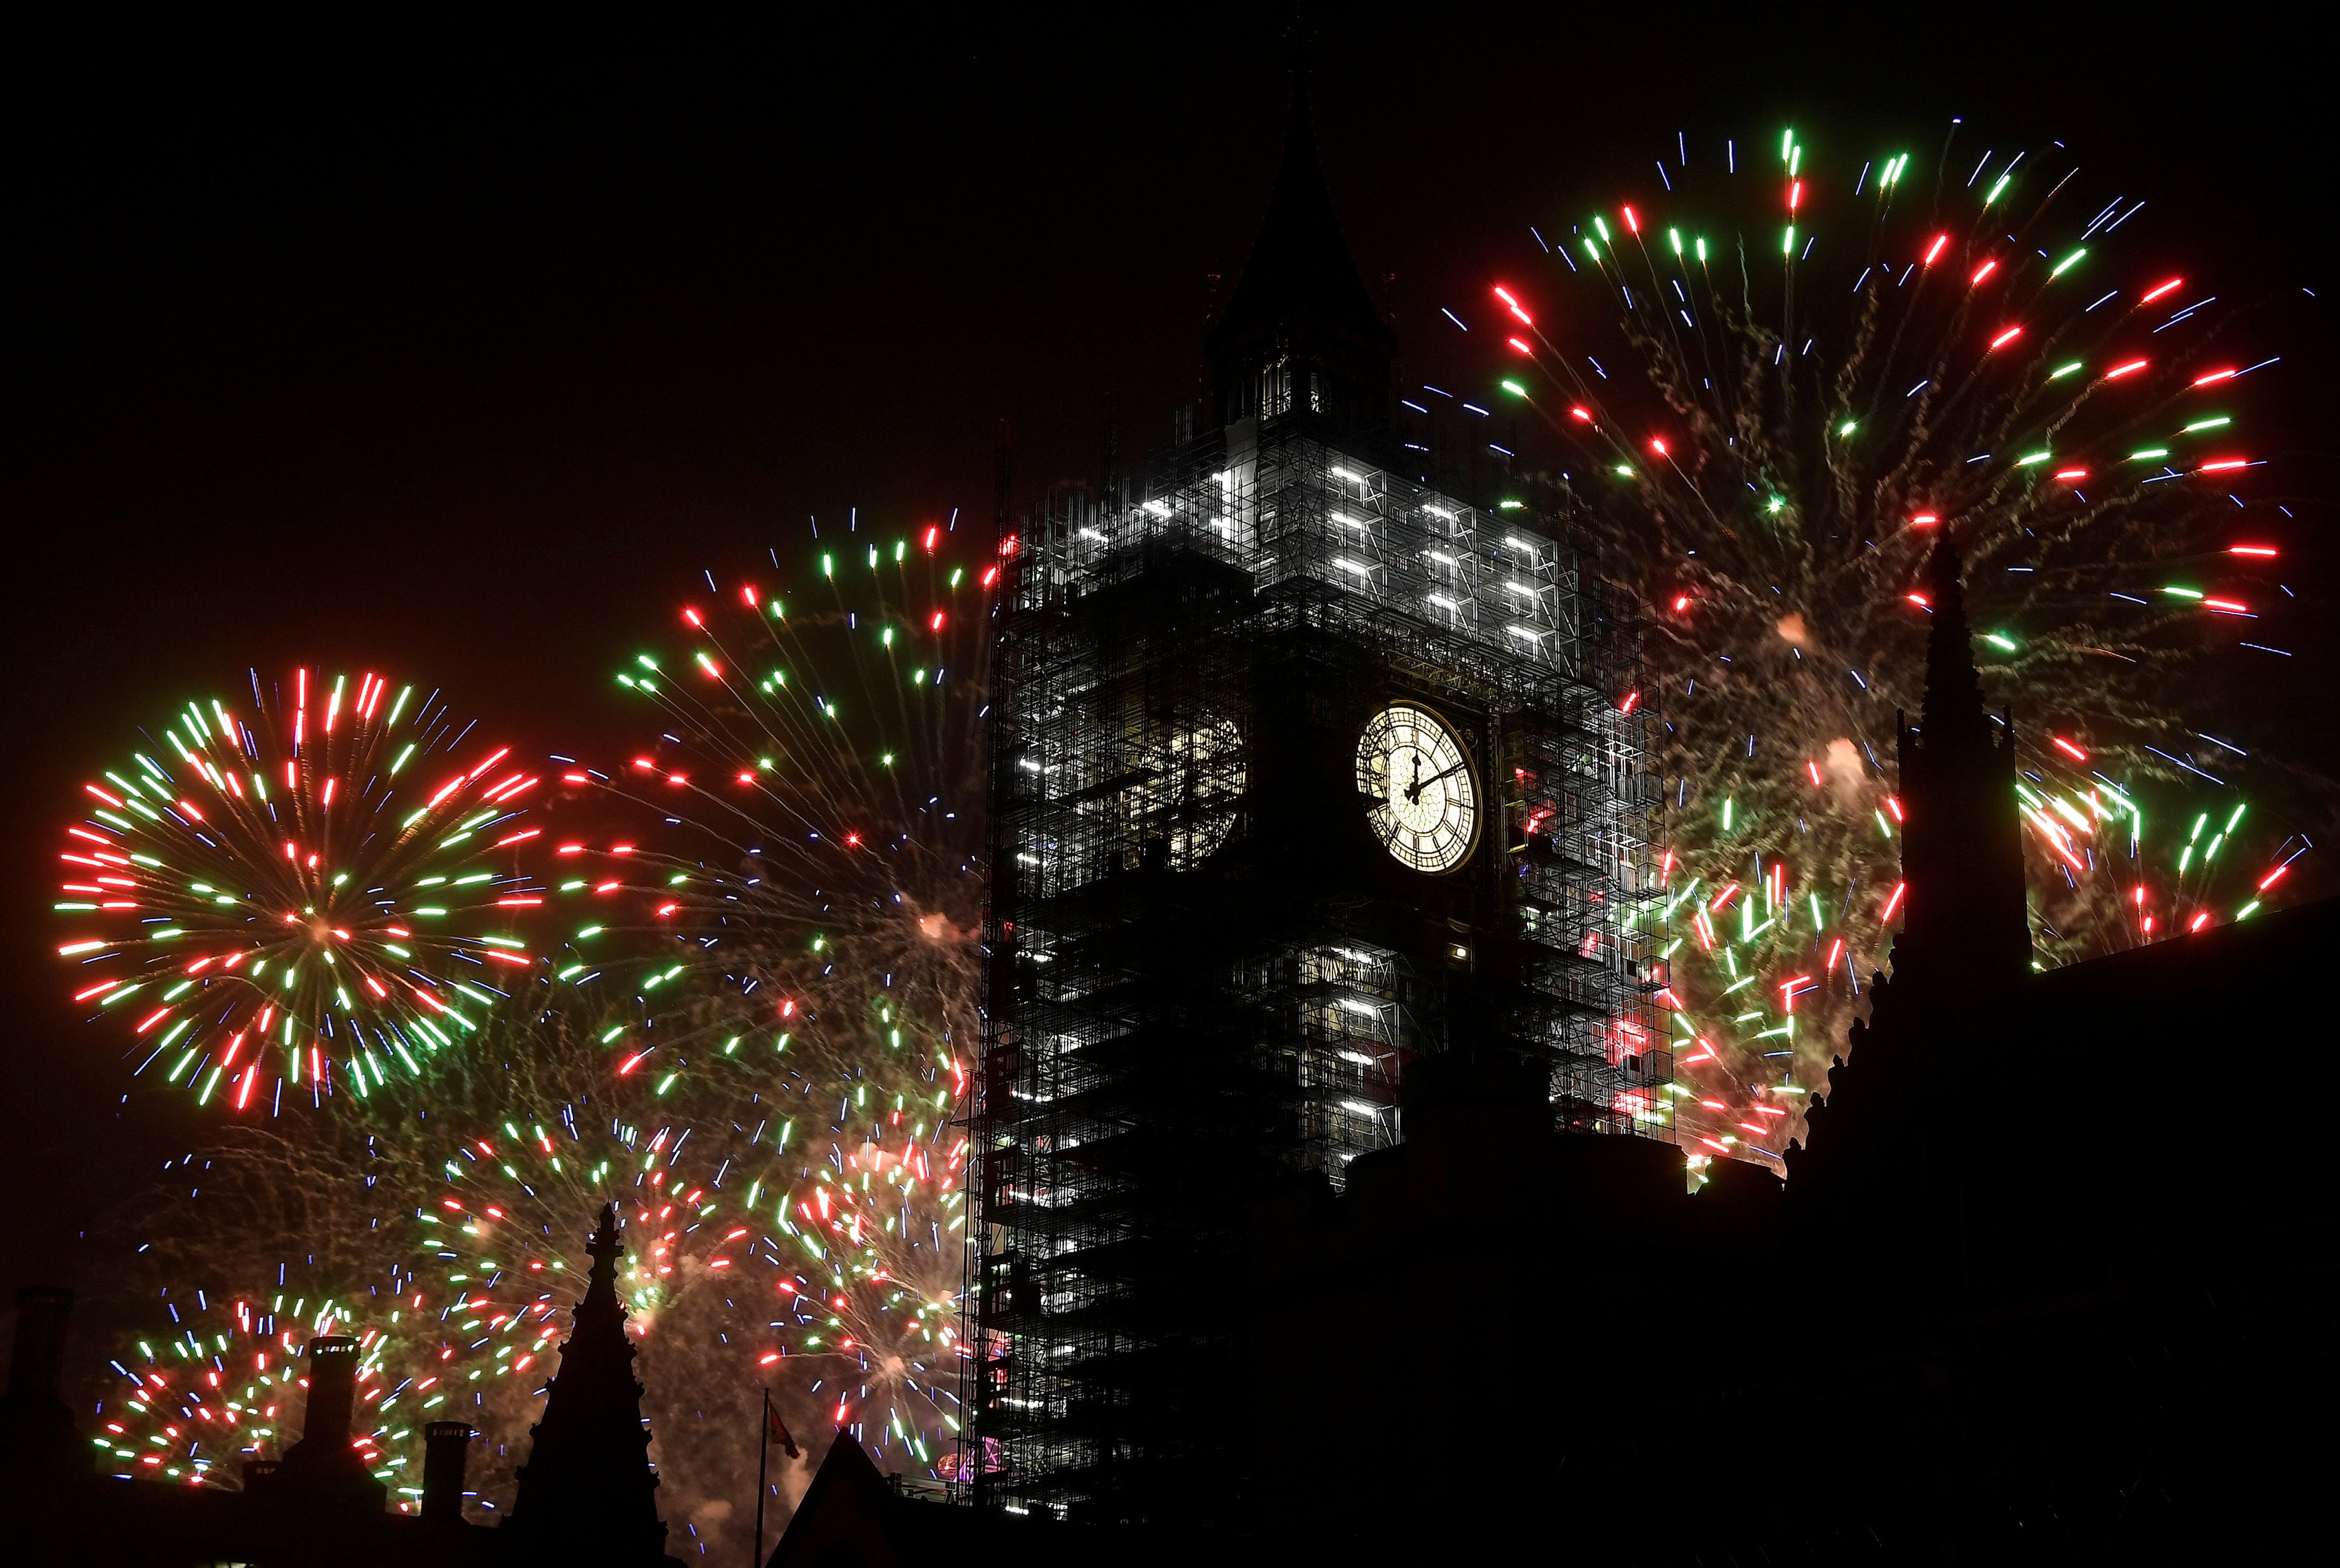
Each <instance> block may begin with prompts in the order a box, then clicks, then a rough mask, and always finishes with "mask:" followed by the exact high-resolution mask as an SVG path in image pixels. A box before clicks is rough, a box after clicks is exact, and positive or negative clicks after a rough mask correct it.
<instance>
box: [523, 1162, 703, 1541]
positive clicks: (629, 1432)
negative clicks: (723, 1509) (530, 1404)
mask: <svg viewBox="0 0 2340 1568" xmlns="http://www.w3.org/2000/svg"><path fill="white" fill-rule="evenodd" d="M585 1250H586V1252H587V1253H588V1254H590V1256H591V1257H592V1259H593V1272H592V1274H591V1276H590V1277H589V1278H588V1279H587V1280H586V1283H585V1295H584V1298H583V1299H582V1300H580V1301H579V1302H578V1304H577V1309H576V1312H575V1313H574V1314H573V1315H572V1318H571V1322H570V1331H569V1338H568V1339H567V1340H566V1341H565V1342H564V1343H563V1344H562V1345H561V1346H560V1373H559V1374H558V1375H557V1376H555V1377H554V1378H553V1379H552V1382H551V1383H550V1385H549V1386H547V1388H546V1390H545V1398H544V1416H543V1419H541V1420H540V1421H539V1422H538V1423H537V1424H536V1425H535V1426H533V1427H532V1428H530V1436H531V1438H532V1439H533V1446H532V1447H531V1448H530V1451H529V1458H528V1464H526V1465H524V1466H522V1468H521V1472H520V1476H519V1481H520V1485H519V1491H518V1494H517V1495H516V1496H515V1497H514V1498H513V1500H512V1515H511V1529H512V1531H513V1533H515V1534H516V1535H518V1536H519V1537H520V1538H521V1549H522V1551H523V1552H524V1553H527V1554H529V1555H530V1556H532V1557H534V1558H536V1559H538V1560H543V1561H550V1560H551V1559H555V1558H561V1559H566V1560H568V1561H570V1562H604V1563H640V1564H649V1563H659V1562H661V1561H662V1560H664V1557H665V1546H666V1526H665V1525H664V1524H660V1523H659V1516H658V1477H657V1476H656V1475H655V1474H652V1473H651V1471H650V1464H649V1441H650V1435H649V1428H648V1427H647V1426H646V1425H644V1424H643V1421H642V1386H641V1384H640V1382H638V1381H637V1380H636V1379H635V1377H634V1373H633V1361H634V1346H633V1344H632V1342H631V1341H630V1340H629V1339H628V1338H627V1337H626V1309H625V1307H624V1305H623V1304H622V1303H620V1301H619V1299H618V1260H619V1259H620V1257H623V1256H624V1252H623V1248H622V1247H620V1243H619V1239H618V1206H617V1205H616V1204H614V1203H611V1204H607V1205H605V1206H603V1208H602V1209H601V1218H600V1224H599V1225H598V1226H596V1227H595V1228H594V1230H593V1235H592V1238H591V1239H590V1240H589V1241H587V1242H586V1244H585Z"/></svg>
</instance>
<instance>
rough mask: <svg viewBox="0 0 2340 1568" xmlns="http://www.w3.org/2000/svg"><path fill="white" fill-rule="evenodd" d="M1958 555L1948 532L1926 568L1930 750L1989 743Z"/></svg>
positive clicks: (1927, 733) (1927, 731)
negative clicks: (1929, 612)
mask: <svg viewBox="0 0 2340 1568" xmlns="http://www.w3.org/2000/svg"><path fill="white" fill-rule="evenodd" d="M1958 576H1959V562H1958V548H1957V547H1956V546H1954V545H1953V544H1952V543H1951V542H1950V537H1949V535H1948V534H1947V533H1945V534H1944V535H1943V536H1942V537H1941V538H1940V539H1939V540H1938V541H1936V543H1935V545H1934V554H1933V557H1932V559H1931V560H1929V562H1928V563H1927V567H1926V597H1927V600H1928V607H1929V609H1931V610H1932V611H1933V612H1934V615H1933V622H1932V625H1931V626H1930V628H1929V630H1928V632H1927V636H1926V705H1925V710H1924V718H1923V721H1922V722H1923V724H1924V725H1925V736H1926V745H1927V747H1928V748H1929V750H1931V749H1936V748H1947V747H1951V746H1968V745H1983V746H1988V745H1989V743H1990V721H1989V720H1988V718H1986V717H1985V716H1984V715H1983V705H1982V676H1979V675H1978V674H1977V673H1976V671H1975V662H1974V634H1973V633H1972V632H1971V631H1970V630H1969V629H1968V626H1967V599H1966V590H1965V589H1964V588H1963V587H1960V586H1959V582H1958Z"/></svg>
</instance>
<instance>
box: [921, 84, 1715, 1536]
mask: <svg viewBox="0 0 2340 1568" xmlns="http://www.w3.org/2000/svg"><path fill="white" fill-rule="evenodd" d="M1394 349H1395V340H1394V336H1393V334H1392V333H1391V331H1390V330H1389V328H1388V327H1387V325H1386V324H1385V323H1384V322H1383V321H1382V319H1381V316H1380V314H1379V312H1378V311H1376V309H1375V308H1374V306H1373V301H1372V298H1371V296H1370V294H1369V293H1368V291H1367V290H1366V288H1365V286H1364V284H1363V281H1362V280H1361V278H1360V276H1359V274H1358V271H1357V268H1356V264H1355V262H1354V261H1353V259H1352V257H1351V255H1350V252H1349V250H1348V246H1347V244H1346V242H1345V241H1344V239H1343V238H1342V235H1341V232H1340V228H1339V225H1338V223H1337V222H1336V221H1335V219H1334V212H1333V208H1332V202H1331V200H1330V197H1329V196H1328V195H1327V193H1326V192H1325V188H1324V173H1323V170H1322V168H1321V166H1320V164H1319V162H1318V159H1317V153H1316V148H1315V143H1314V137H1313V134H1312V133H1311V132H1310V129H1309V126H1308V122H1307V116H1306V113H1305V103H1304V98H1303V97H1302V96H1301V95H1300V94H1299V93H1298V91H1297V90H1296V89H1295V94H1294V108H1293V115H1292V119H1291V123H1290V125H1289V127H1288V129H1287V132H1286V139H1285V144H1284V157H1283V163H1282V166H1281V170H1280V173H1279V174H1278V178H1277V181H1276V185H1275V192H1274V197H1273V200H1272V202H1271V204H1270V209H1269V213H1268V217H1267V219H1266V221H1265V222H1264V224H1263V225H1262V228H1261V231H1260V236H1259V240H1258V243H1257V246H1256V249H1255V250H1254V253H1253V255H1252V257H1251V259H1250V261H1249V263H1248V264H1247V266H1246V268H1245V270H1244V274H1243V276H1242V278H1241V279H1240V280H1239V281H1238V282H1237V284H1236V287H1235V288H1234V291H1233V293H1232V295H1231V297H1230V298H1229V301H1228V304H1227V306H1226V309H1225V311H1224V312H1223V313H1222V315H1221V316H1220V319H1219V321H1218V322H1217V323H1216V324H1215V326H1214V328H1213V329H1212V330H1211V332H1210V334H1209V336H1208V339H1207V341H1206V352H1207V355H1208V358H1209V360H1210V362H1211V365H1212V372H1213V373H1212V384H1213V387H1214V390H1215V391H1214V398H1213V401H1212V405H1211V409H1210V412H1211V413H1213V414H1215V424H1214V425H1213V428H1210V429H1204V430H1202V431H1200V432H1197V433H1194V434H1192V435H1191V436H1187V438H1186V439H1181V440H1179V441H1178V442H1177V443H1176V444H1175V445H1174V446H1173V447H1172V448H1170V449H1168V450H1167V451H1166V452H1164V453H1162V454H1160V455H1159V456H1158V457H1157V458H1156V459H1155V460H1154V461H1153V462H1152V463H1151V464H1150V465H1148V466H1146V467H1145V468H1143V469H1142V470H1140V471H1138V472H1136V473H1135V474H1133V475H1132V476H1130V477H1129V478H1128V479H1127V480H1126V482H1125V485H1124V486H1123V487H1122V488H1120V489H1119V491H1118V493H1117V494H1113V493H1109V494H1108V497H1107V498H1106V501H1105V502H1104V503H1103V504H1099V503H1097V502H1096V501H1093V500H1091V499H1089V498H1086V497H1081V498H1069V499H1066V498H1056V499H1053V500H1051V501H1050V502H1049V503H1047V504H1046V505H1045V506H1043V507H1042V508H1040V510H1039V511H1038V513H1037V514H1036V515H1035V516H1031V517H1028V518H1026V519H1025V520H1024V523H1023V525H1022V527H1021V528H1020V529H1019V530H1017V531H1016V532H1015V533H1014V534H1012V535H1011V536H1010V537H1006V539H1004V540H1003V543H1002V548H1003V556H1004V565H1005V567H1006V586H1005V587H1004V589H1003V603H1002V608H1001V612H1000V631H999V640H998V644H997V648H996V657H995V661H994V685H993V692H992V714H991V718H992V723H993V725H994V730H993V735H992V753H991V766H992V779H991V786H990V814H989V833H990V843H989V845H988V852H987V858H988V862H989V867H990V901H989V908H988V910H987V917H986V925H985V944H986V954H987V957H986V962H987V968H986V974H985V1035H984V1051H983V1061H982V1067H981V1073H980V1078H979V1084H980V1087H979V1091H978V1093H979V1099H978V1104H977V1112H976V1116H975V1132H974V1137H973V1144H974V1149H975V1155H976V1161H977V1174H976V1176H975V1178H974V1179H973V1181H972V1183H971V1185H970V1188H969V1190H970V1194H971V1203H970V1208H971V1210H972V1212H971V1215H970V1223H969V1227H968V1232H967V1234H968V1236H969V1238H970V1243H971V1248H972V1251H973V1254H974V1257H973V1265H972V1267H973V1270H974V1278H973V1289H972V1293H971V1300H970V1317H971V1320H972V1326H973V1339H974V1342H975V1352H976V1357H977V1359H976V1363H975V1366H974V1367H973V1369H972V1373H971V1377H970V1387H971V1390H972V1395H973V1396H972V1398H971V1399H970V1442H969V1448H968V1455H969V1457H968V1462H967V1469H968V1473H969V1478H970V1480H971V1481H972V1484H973V1489H974V1492H975V1494H976V1499H977V1502H978V1503H979V1504H985V1505H987V1506H992V1507H997V1508H1000V1509H1005V1510H1009V1511H1013V1512H1016V1513H1023V1514H1055V1515H1056V1516H1059V1517H1063V1518H1067V1519H1075V1520H1079V1519H1087V1520H1094V1521H1096V1522H1099V1523H1120V1522H1133V1523H1134V1522H1155V1523H1169V1522H1172V1521H1174V1520H1175V1521H1179V1522H1182V1523H1184V1524H1190V1525H1192V1524H1202V1523H1204V1522H1205V1521H1206V1520H1207V1519H1209V1518H1211V1517H1217V1516H1225V1515H1226V1514H1230V1513H1233V1512H1237V1511H1240V1509H1241V1508H1242V1507H1243V1506H1244V1503H1245V1499H1244V1486H1245V1478H1244V1451H1245V1450H1246V1449H1247V1448H1248V1444H1247V1442H1246V1440H1245V1439H1244V1435H1242V1433H1241V1432H1240V1430H1239V1428H1238V1426H1237V1425H1236V1424H1235V1423H1234V1422H1233V1421H1232V1420H1231V1414H1232V1411H1233V1408H1234V1406H1233V1405H1231V1404H1230V1401H1229V1399H1228V1396H1227V1394H1226V1389H1227V1387H1228V1386H1229V1385H1230V1384H1231V1383H1232V1382H1234V1381H1235V1380H1237V1379H1240V1378H1242V1377H1244V1376H1249V1374H1248V1373H1246V1372H1244V1370H1243V1367H1244V1357H1245V1356H1246V1355H1247V1354H1248V1352H1247V1350H1246V1348H1245V1346H1244V1342H1243V1338H1242V1336H1241V1333H1240V1332H1239V1324H1240V1321H1241V1319H1242V1317H1243V1313H1244V1305H1243V1304H1242V1303H1241V1302H1240V1301H1237V1300H1235V1299H1234V1297H1235V1296H1236V1295H1239V1294H1240V1292H1238V1291H1236V1290H1235V1289H1234V1280H1235V1279H1236V1278H1237V1277H1238V1275H1237V1273H1236V1272H1235V1270H1236V1268H1237V1267H1238V1266H1239V1263H1240V1259H1241V1258H1242V1257H1243V1256H1244V1245H1245V1240H1244V1238H1245V1234H1246V1228H1247V1226H1248V1223H1249V1220H1250V1216H1251V1208H1252V1205H1253V1204H1254V1201H1255V1200H1256V1199H1257V1198H1259V1197H1260V1196H1261V1195H1262V1194H1264V1192H1266V1191H1267V1190H1269V1189H1271V1188H1273V1187H1274V1186H1277V1185H1280V1184H1287V1183H1292V1182H1294V1181H1299V1182H1303V1183H1314V1184H1321V1185H1324V1186H1329V1187H1331V1188H1335V1189H1338V1188H1342V1187H1343V1186H1344V1184H1345V1182H1346V1179H1347V1175H1346V1173H1347V1169H1348V1166H1349V1163H1350V1162H1351V1161H1352V1160H1353V1159H1357V1158H1359V1157H1360V1156H1362V1155H1363V1154H1366V1153H1369V1152H1371V1151H1373V1150H1376V1149H1387V1148H1391V1147H1393V1146H1394V1145H1395V1144H1396V1143H1397V1142H1399V1141H1400V1139H1401V1138H1402V1134H1403V1129H1402V1125H1401V1117H1402V1114H1403V1110H1402V1107H1401V1104H1400V1100H1399V1095H1398V1084H1399V1081H1400V1077H1401V1073H1402V1071H1403V1068H1404V1066H1405V1064H1406V1063H1407V1062H1409V1061H1411V1060H1414V1059H1416V1058H1420V1057H1423V1056H1428V1055H1433V1054H1438V1053H1441V1052H1446V1051H1453V1050H1467V1051H1471V1052H1473V1053H1482V1054H1486V1055H1489V1056H1492V1057H1500V1058H1503V1059H1506V1060H1513V1061H1515V1062H1521V1063H1525V1064H1528V1065H1529V1067H1530V1069H1531V1070H1528V1071H1526V1072H1523V1073H1522V1074H1520V1075H1518V1077H1517V1081H1519V1082H1522V1083H1524V1084H1526V1085H1529V1086H1530V1087H1529V1088H1527V1089H1525V1090H1522V1092H1523V1093H1526V1094H1528V1095H1529V1096H1530V1098H1531V1104H1530V1106H1529V1109H1530V1110H1531V1112H1532V1114H1533V1115H1534V1116H1536V1117H1538V1118H1540V1119H1548V1120H1551V1121H1553V1122H1556V1123H1557V1124H1559V1125H1561V1126H1563V1127H1566V1128H1569V1129H1575V1130H1580V1131H1591V1132H1627V1131H1631V1130H1634V1129H1638V1128H1643V1127H1648V1126H1651V1125H1653V1124H1654V1119H1653V1118H1651V1117H1650V1110H1651V1098H1652V1097H1653V1096H1654V1095H1655V1094H1656V1093H1657V1092H1658V1090H1659V1086H1661V1084H1663V1083H1664V1082H1665V1081H1666V1080H1668V1079H1670V1077H1671V1058H1670V1056H1669V1055H1668V1053H1667V1052H1666V1051H1665V1050H1664V1049H1663V1048H1662V1047H1663V1042H1662V1040H1661V1039H1659V1038H1658V1037H1657V1036H1655V1035H1653V1034H1652V1032H1651V1029H1650V1027H1649V1024H1650V1020H1649V1015H1648V1012H1647V1003H1646V1001H1645V1000H1644V992H1643V991H1642V989H1641V988H1642V986H1643V985H1644V984H1645V983H1647V978H1646V958H1647V955H1646V953H1645V952H1644V951H1643V949H1642V946H1641V942H1642V940H1643V939H1642V937H1641V933H1640V932H1639V931H1638V930H1637V929H1636V928H1635V927H1634V926H1633V925H1632V923H1631V921H1630V920H1629V919H1628V918H1627V916H1628V915H1629V914H1630V913H1631V912H1632V911H1633V910H1634V909H1635V908H1636V907H1637V905H1638V903H1639V902H1640V901H1641V900H1642V899H1643V898H1645V897H1646V896H1647V895H1648V891H1649V890H1648V889H1647V888H1645V885H1644V882H1643V868H1644V862H1645V854H1644V852H1645V847H1646V846H1645V837H1644V834H1645V823H1646V817H1647V814H1648V812H1649V810H1650V808H1651V806H1652V804H1654V799H1655V788H1654V783H1653V781H1652V780H1651V777H1650V776H1649V774H1648V772H1647V769H1646V767H1645V764H1644V760H1643V759H1644V739H1645V736H1644V725H1647V724H1648V723H1649V722H1650V721H1649V715H1648V712H1647V708H1646V705H1645V704H1644V703H1642V702H1641V701H1639V700H1629V697H1628V694H1629V692H1631V691H1632V690H1633V689H1634V688H1635V686H1636V685H1637V684H1638V683H1636V682H1635V681H1634V680H1633V679H1632V677H1631V656H1632V647H1631V635H1630V629H1629V628H1628V627H1627V626H1621V625H1620V624H1619V623H1618V621H1617V620H1616V619H1614V618H1613V617H1612V616H1611V611H1610V606H1609V605H1608V604H1607V602H1606V600H1605V599H1604V597H1603V595H1602V593H1601V588H1600V586H1599V583H1598V580H1597V577H1596V576H1595V574H1594V573H1593V572H1592V571H1591V568H1590V567H1589V566H1588V564H1587V563H1586V562H1585V561H1584V560H1583V559H1582V558H1581V557H1580V555H1579V553H1578V551H1577V549H1576V548H1575V547H1574V544H1573V542H1572V529H1571V528H1570V510H1569V508H1570V506H1571V502H1570V500H1569V498H1568V496H1567V493H1566V491H1565V490H1564V488H1559V487H1552V486H1543V487H1539V486H1532V485H1530V484H1527V483H1525V482H1523V481H1519V480H1516V479H1514V478H1512V477H1510V476H1508V475H1504V474H1501V473H1496V474H1493V475H1492V478H1491V480H1490V482H1489V483H1488V484H1486V485H1484V486H1482V487H1480V488H1472V487H1468V486H1460V485H1449V486H1441V485H1439V484H1434V483H1433V482H1432V481H1431V479H1430V478H1429V476H1428V475H1427V474H1426V473H1425V472H1424V471H1423V467H1422V466H1420V465H1416V464H1414V463H1413V462H1412V461H1411V460H1410V459H1409V458H1408V449H1406V448H1405V447H1404V446H1403V445H1402V444H1401V443H1400V442H1399V441H1398V440H1397V439H1395V438H1394V436H1393V432H1392V430H1391V429H1390V420H1389V410H1390V409H1391V407H1392V405H1393V389H1392V386H1391V381H1390V374H1391V363H1392V357H1393V352H1394ZM1181 435H1182V436H1186V432H1185V431H1184V430H1182V431H1181Z"/></svg>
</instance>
